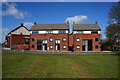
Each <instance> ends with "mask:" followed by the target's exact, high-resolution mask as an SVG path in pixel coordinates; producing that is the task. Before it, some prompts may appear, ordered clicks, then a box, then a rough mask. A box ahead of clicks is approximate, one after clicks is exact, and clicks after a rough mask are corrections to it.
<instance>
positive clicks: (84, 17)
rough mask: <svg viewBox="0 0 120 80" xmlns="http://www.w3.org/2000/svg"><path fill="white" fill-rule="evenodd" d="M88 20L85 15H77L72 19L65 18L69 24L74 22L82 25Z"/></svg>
mask: <svg viewBox="0 0 120 80" xmlns="http://www.w3.org/2000/svg"><path fill="white" fill-rule="evenodd" d="M86 19H88V17H87V16H85V15H79V16H74V17H68V18H66V22H67V21H69V23H70V24H72V23H73V22H75V23H76V24H79V23H82V22H83V21H84V20H86Z"/></svg>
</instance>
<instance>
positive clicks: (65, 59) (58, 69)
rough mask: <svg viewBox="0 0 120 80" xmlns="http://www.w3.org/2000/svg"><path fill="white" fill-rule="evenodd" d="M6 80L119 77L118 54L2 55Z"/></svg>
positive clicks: (3, 74) (3, 73) (3, 75)
mask: <svg viewBox="0 0 120 80" xmlns="http://www.w3.org/2000/svg"><path fill="white" fill-rule="evenodd" d="M2 62H3V63H2V70H3V72H2V77H3V78H117V77H118V55H110V54H109V55H108V54H89V55H86V54H79V55H78V54H76V55H69V54H67V55H60V54H57V55H42V54H23V53H2Z"/></svg>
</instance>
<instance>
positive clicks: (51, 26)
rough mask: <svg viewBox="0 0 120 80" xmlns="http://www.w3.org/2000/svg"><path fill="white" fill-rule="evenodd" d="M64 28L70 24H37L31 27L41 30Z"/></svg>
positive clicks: (67, 27) (34, 29)
mask: <svg viewBox="0 0 120 80" xmlns="http://www.w3.org/2000/svg"><path fill="white" fill-rule="evenodd" d="M60 29H61V30H63V29H69V24H36V25H33V26H32V27H31V29H30V30H33V31H39V30H60Z"/></svg>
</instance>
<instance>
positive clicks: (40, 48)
mask: <svg viewBox="0 0 120 80" xmlns="http://www.w3.org/2000/svg"><path fill="white" fill-rule="evenodd" d="M37 50H42V40H37Z"/></svg>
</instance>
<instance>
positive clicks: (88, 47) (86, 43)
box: [82, 40, 92, 51]
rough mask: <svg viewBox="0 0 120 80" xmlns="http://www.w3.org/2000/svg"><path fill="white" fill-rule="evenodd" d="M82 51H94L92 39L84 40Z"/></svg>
mask: <svg viewBox="0 0 120 80" xmlns="http://www.w3.org/2000/svg"><path fill="white" fill-rule="evenodd" d="M82 51H92V40H83V41H82Z"/></svg>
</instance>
